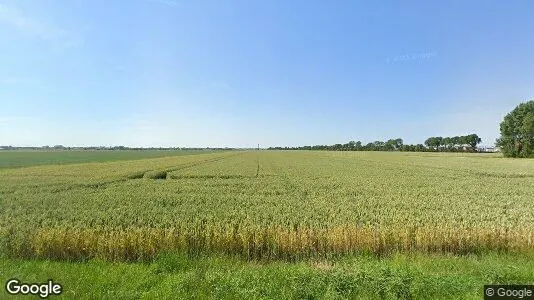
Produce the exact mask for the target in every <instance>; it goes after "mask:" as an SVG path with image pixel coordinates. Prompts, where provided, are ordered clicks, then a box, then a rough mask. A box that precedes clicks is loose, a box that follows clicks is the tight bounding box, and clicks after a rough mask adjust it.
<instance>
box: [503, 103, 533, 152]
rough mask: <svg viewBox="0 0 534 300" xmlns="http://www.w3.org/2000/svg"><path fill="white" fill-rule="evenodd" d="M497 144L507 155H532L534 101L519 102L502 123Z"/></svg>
mask: <svg viewBox="0 0 534 300" xmlns="http://www.w3.org/2000/svg"><path fill="white" fill-rule="evenodd" d="M500 129H501V136H500V137H499V138H498V139H497V146H499V147H500V148H501V151H502V152H503V154H504V156H505V157H530V156H532V155H533V153H534V101H528V102H525V103H521V104H519V105H518V106H517V107H516V108H515V109H514V110H512V111H511V112H510V113H508V114H507V115H506V116H505V117H504V120H503V121H502V122H501V124H500Z"/></svg>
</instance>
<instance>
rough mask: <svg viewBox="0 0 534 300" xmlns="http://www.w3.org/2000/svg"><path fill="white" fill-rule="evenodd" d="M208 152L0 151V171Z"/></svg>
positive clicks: (204, 151)
mask: <svg viewBox="0 0 534 300" xmlns="http://www.w3.org/2000/svg"><path fill="white" fill-rule="evenodd" d="M211 152H215V151H208V150H120V151H119V150H116V151H112V150H98V151H97V150H72V151H71V150H0V169H2V168H20V167H29V166H37V165H58V164H61V165H63V164H76V163H88V162H110V161H121V160H133V159H144V158H155V157H165V156H180V155H192V154H202V153H211Z"/></svg>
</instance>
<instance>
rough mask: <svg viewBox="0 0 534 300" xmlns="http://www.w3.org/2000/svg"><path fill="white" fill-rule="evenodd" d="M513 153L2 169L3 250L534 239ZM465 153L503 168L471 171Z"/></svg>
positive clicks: (525, 170)
mask: <svg viewBox="0 0 534 300" xmlns="http://www.w3.org/2000/svg"><path fill="white" fill-rule="evenodd" d="M480 159H484V161H485V163H486V166H485V165H481V164H479V160H480ZM260 162H261V164H260ZM431 163H435V164H437V165H436V168H434V169H430V166H429V164H431ZM516 164H517V163H516V162H514V161H513V160H503V159H496V158H495V159H493V160H492V159H491V158H487V157H484V158H481V157H478V156H472V157H466V158H465V159H463V160H458V159H457V157H456V156H453V155H451V156H446V155H444V156H443V157H440V158H439V161H438V158H435V157H425V155H420V156H413V155H411V154H405V155H403V154H399V153H343V156H342V157H340V156H339V153H332V152H299V151H297V152H284V151H248V152H247V151H240V152H230V153H228V152H226V153H223V154H220V153H219V154H215V153H214V154H202V155H197V156H179V157H168V158H157V159H145V160H138V161H131V162H120V163H99V164H82V165H65V166H42V167H31V168H19V169H13V170H4V171H3V173H4V174H5V175H7V177H6V178H7V180H6V181H4V182H3V183H2V184H0V192H1V194H2V195H4V196H3V197H4V198H5V199H3V200H2V202H1V206H2V212H1V213H0V237H1V238H2V241H3V244H2V245H3V246H2V247H3V251H4V252H6V253H8V255H9V256H13V257H28V258H34V257H36V258H52V259H67V260H71V259H74V260H86V259H91V258H101V259H105V260H113V261H121V260H126V261H145V260H151V259H153V258H154V257H156V256H157V255H158V254H159V253H163V252H168V251H178V252H186V253H189V254H201V253H205V254H209V253H227V254H231V255H237V256H240V257H243V258H245V259H267V260H276V259H282V260H299V259H306V258H319V257H323V258H326V257H332V256H339V255H346V254H354V253H374V254H378V255H383V254H387V253H392V252H408V253H411V252H438V253H459V254H466V253H481V252H486V251H511V252H517V251H519V252H529V251H532V250H533V248H534V225H532V224H534V222H533V221H534V215H533V214H532V213H531V212H532V211H534V209H533V207H532V206H533V205H534V204H532V202H531V199H532V198H534V191H532V190H531V188H529V186H530V185H528V184H527V183H529V184H532V183H534V182H533V179H532V177H527V176H519V175H522V174H529V172H532V171H534V165H529V164H528V163H527V164H522V165H521V169H520V170H519V171H518V170H517V168H516ZM470 166H473V172H486V173H488V174H494V173H495V174H507V176H508V177H506V178H503V177H498V176H493V177H483V176H473V174H472V173H469V172H465V170H466V168H469V167H470ZM444 168H449V169H450V170H447V169H444ZM496 172H498V173H496ZM47 174H49V175H47ZM58 175H62V176H58ZM459 180H461V181H459ZM460 183H461V184H460ZM518 184H520V185H518ZM512 188H513V192H509V193H508V192H503V191H509V190H512ZM377 189H378V190H380V192H376V191H377ZM473 195H476V197H473ZM510 197H511V198H510ZM510 199H513V201H510Z"/></svg>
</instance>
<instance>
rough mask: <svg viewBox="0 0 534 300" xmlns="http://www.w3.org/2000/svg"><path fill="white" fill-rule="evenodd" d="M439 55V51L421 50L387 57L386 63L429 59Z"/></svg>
mask: <svg viewBox="0 0 534 300" xmlns="http://www.w3.org/2000/svg"><path fill="white" fill-rule="evenodd" d="M436 57H438V52H437V51H428V52H420V53H410V54H403V55H396V56H393V57H387V58H386V63H388V64H391V63H401V62H407V61H416V60H429V59H433V58H436Z"/></svg>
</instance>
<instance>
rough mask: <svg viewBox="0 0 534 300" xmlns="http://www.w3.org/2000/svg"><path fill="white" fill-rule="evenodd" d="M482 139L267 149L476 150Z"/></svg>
mask: <svg viewBox="0 0 534 300" xmlns="http://www.w3.org/2000/svg"><path fill="white" fill-rule="evenodd" d="M480 142H482V139H481V138H480V137H478V135H476V134H470V135H465V136H455V137H430V138H428V139H426V141H425V144H424V145H423V144H404V142H403V140H402V139H401V138H396V139H389V140H387V141H375V142H372V143H367V144H365V145H364V144H362V142H360V141H357V142H355V141H350V142H348V143H346V144H334V145H315V146H300V147H269V148H268V150H327V151H406V152H438V151H439V152H476V151H477V145H478V144H480Z"/></svg>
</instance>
